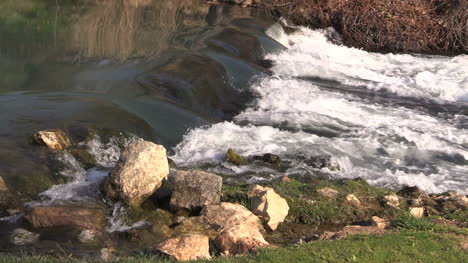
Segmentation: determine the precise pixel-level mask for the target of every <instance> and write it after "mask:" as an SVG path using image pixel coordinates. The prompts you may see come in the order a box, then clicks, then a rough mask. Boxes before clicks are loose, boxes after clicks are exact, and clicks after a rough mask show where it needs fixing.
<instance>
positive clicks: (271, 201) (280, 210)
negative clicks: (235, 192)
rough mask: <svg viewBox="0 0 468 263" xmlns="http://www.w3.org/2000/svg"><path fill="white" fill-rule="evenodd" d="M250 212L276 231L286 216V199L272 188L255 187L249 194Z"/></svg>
mask: <svg viewBox="0 0 468 263" xmlns="http://www.w3.org/2000/svg"><path fill="white" fill-rule="evenodd" d="M249 197H250V204H251V209H252V212H253V213H254V214H255V215H257V216H259V217H260V219H262V221H264V222H265V223H266V224H267V225H268V227H269V228H270V229H271V230H273V231H274V230H276V229H277V228H278V225H279V224H280V223H282V222H284V219H285V218H286V216H287V215H288V212H289V206H288V202H287V201H286V199H284V198H282V197H281V196H280V195H278V194H277V193H276V192H275V190H273V188H270V187H262V186H260V185H256V186H255V187H254V188H253V189H252V190H251V191H250V193H249Z"/></svg>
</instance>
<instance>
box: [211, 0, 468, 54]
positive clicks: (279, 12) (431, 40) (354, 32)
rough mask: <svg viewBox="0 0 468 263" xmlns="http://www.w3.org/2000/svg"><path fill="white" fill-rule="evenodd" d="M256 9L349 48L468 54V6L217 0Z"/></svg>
mask: <svg viewBox="0 0 468 263" xmlns="http://www.w3.org/2000/svg"><path fill="white" fill-rule="evenodd" d="M214 2H228V3H233V4H240V5H243V6H255V7H258V8H260V9H262V10H266V11H267V12H270V13H272V14H274V15H276V16H278V17H280V16H282V17H284V18H287V19H288V20H290V21H292V22H294V23H295V24H298V25H304V26H308V27H311V28H327V27H333V28H335V29H336V30H337V31H338V32H339V33H340V34H341V36H342V37H343V40H344V44H345V45H347V46H351V47H356V48H362V49H364V50H367V51H373V52H384V53H387V52H392V53H424V54H443V55H456V54H466V53H468V24H467V23H468V22H467V21H468V12H466V10H468V2H467V1H464V0H461V1H438V0H418V1H411V2H404V1H386V0H379V1H367V0H366V1H358V2H356V1H347V0H345V1H343V0H320V1H308V0H293V1H290V0H218V1H214Z"/></svg>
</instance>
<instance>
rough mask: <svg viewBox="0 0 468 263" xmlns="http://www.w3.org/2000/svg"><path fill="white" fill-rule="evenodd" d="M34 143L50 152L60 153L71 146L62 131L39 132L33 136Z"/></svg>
mask: <svg viewBox="0 0 468 263" xmlns="http://www.w3.org/2000/svg"><path fill="white" fill-rule="evenodd" d="M33 138H34V141H36V142H37V143H38V144H40V145H45V146H47V147H48V148H50V149H52V150H58V151H61V150H63V149H65V148H68V147H70V146H71V141H70V139H69V138H68V136H67V134H66V133H65V132H64V131H62V130H57V129H54V130H45V131H39V132H37V133H35V134H34V136H33Z"/></svg>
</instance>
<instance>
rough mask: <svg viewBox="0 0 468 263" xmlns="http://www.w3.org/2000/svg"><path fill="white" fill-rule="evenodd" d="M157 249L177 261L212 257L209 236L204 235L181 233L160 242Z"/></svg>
mask: <svg viewBox="0 0 468 263" xmlns="http://www.w3.org/2000/svg"><path fill="white" fill-rule="evenodd" d="M157 249H158V250H159V251H161V252H163V253H164V254H167V255H168V256H169V257H171V258H172V259H175V260H177V261H188V260H197V259H211V256H210V244H209V238H208V237H207V236H202V235H181V236H178V237H176V238H171V239H169V240H166V241H164V242H162V243H161V244H159V245H158V246H157Z"/></svg>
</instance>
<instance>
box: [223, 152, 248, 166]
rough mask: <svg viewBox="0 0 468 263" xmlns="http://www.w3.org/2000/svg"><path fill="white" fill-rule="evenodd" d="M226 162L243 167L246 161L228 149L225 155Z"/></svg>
mask: <svg viewBox="0 0 468 263" xmlns="http://www.w3.org/2000/svg"><path fill="white" fill-rule="evenodd" d="M226 161H228V162H230V163H232V164H235V165H245V164H247V160H246V159H245V158H244V157H242V156H240V155H239V154H237V153H236V152H235V151H234V150H233V149H229V150H228V151H227V153H226Z"/></svg>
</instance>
